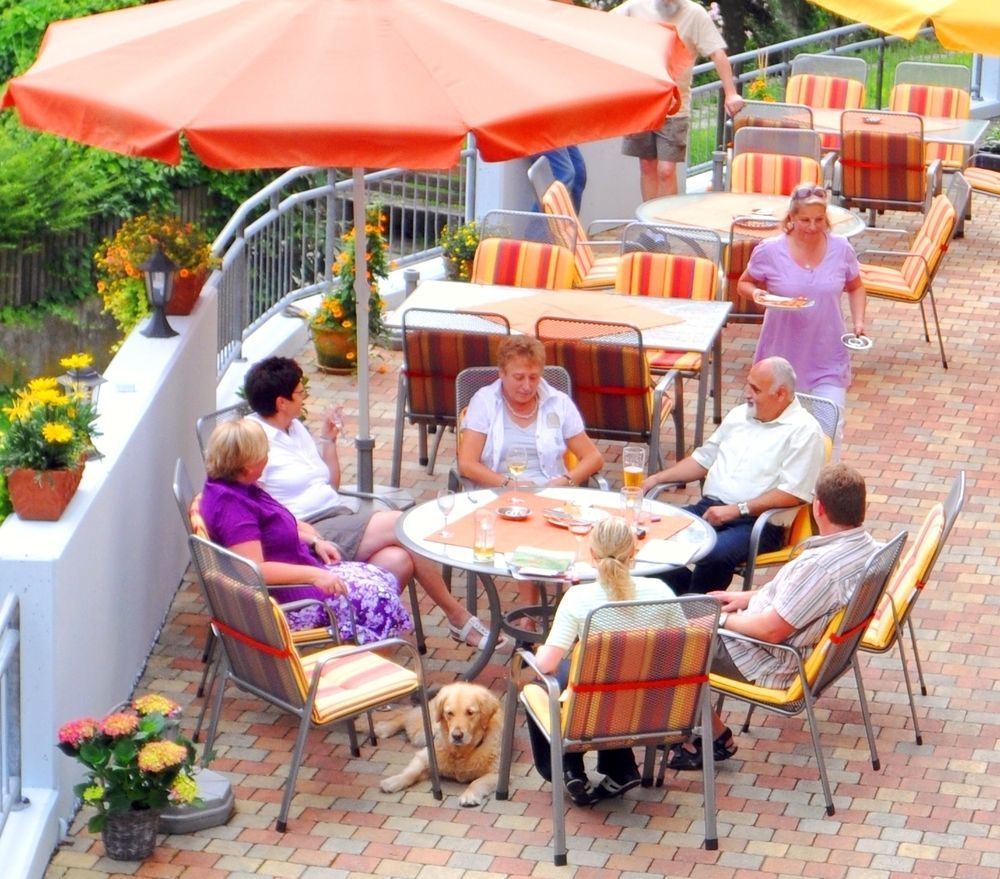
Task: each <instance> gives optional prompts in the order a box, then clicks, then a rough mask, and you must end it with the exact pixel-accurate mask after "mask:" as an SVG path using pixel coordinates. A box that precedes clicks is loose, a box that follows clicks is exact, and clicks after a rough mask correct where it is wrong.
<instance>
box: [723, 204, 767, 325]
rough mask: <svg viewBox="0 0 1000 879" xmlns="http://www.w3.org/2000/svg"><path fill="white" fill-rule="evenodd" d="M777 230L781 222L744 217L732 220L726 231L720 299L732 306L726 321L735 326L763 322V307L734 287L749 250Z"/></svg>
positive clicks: (744, 267) (751, 251) (745, 265)
mask: <svg viewBox="0 0 1000 879" xmlns="http://www.w3.org/2000/svg"><path fill="white" fill-rule="evenodd" d="M781 231H782V224H781V220H780V219H778V218H777V217H762V216H756V215H747V216H740V217H734V218H733V224H732V226H730V229H729V244H728V245H726V248H725V250H724V256H723V272H722V276H723V278H722V285H723V291H724V293H725V296H720V298H721V299H726V298H728V299H729V301H730V302H731V303H732V304H733V310H732V311H731V312H729V320H731V321H734V322H736V323H763V321H764V313H765V311H766V309H765V308H764V306H762V305H757V304H756V303H755V302H754V301H753V300H752V299H750V300H748V299H745V298H744V297H742V296H740V295H738V293H737V292H736V286H737V283H738V282H739V279H740V277H741V276H742V274H743V272H744V271H746V268H747V265H749V263H750V255H751V254H752V253H753V249H754V248H755V247H756V246H757V245H758V244H760V242H761V241H763V240H764V239H765V238H770V237H772V236H774V235H777V234H778V233H780V232H781ZM744 246H745V247H744ZM744 249H745V250H746V252H745V253H744V252H743V251H744ZM737 252H739V257H740V259H739V262H736V261H735V260H736V255H737ZM744 257H745V258H744Z"/></svg>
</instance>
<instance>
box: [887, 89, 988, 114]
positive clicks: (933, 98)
mask: <svg viewBox="0 0 1000 879" xmlns="http://www.w3.org/2000/svg"><path fill="white" fill-rule="evenodd" d="M970 106H971V98H970V96H969V93H968V92H967V91H965V90H964V89H957V88H949V87H948V86H943V85H920V84H917V83H910V82H905V83H900V84H899V85H895V86H893V88H892V91H891V92H890V93H889V109H890V110H896V111H899V112H901V113H918V114H919V115H921V116H940V117H945V118H948V119H968V118H969V108H970Z"/></svg>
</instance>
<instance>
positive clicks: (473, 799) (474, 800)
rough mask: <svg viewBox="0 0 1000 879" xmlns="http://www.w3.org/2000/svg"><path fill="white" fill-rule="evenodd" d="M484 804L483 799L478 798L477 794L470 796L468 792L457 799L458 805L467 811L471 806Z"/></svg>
mask: <svg viewBox="0 0 1000 879" xmlns="http://www.w3.org/2000/svg"><path fill="white" fill-rule="evenodd" d="M485 802H486V800H485V799H484V798H483V797H480V796H478V795H477V794H470V793H469V792H468V791H466V792H465V793H464V794H462V796H460V797H459V798H458V804H459V805H460V806H464V807H465V808H467V809H468V808H471V807H472V806H481V805H482V804H483V803H485Z"/></svg>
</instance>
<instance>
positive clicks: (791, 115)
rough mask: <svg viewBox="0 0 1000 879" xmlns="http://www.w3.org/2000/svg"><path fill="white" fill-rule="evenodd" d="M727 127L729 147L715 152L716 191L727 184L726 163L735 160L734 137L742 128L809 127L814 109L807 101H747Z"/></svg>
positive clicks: (713, 159)
mask: <svg viewBox="0 0 1000 879" xmlns="http://www.w3.org/2000/svg"><path fill="white" fill-rule="evenodd" d="M726 127H727V129H728V130H729V131H728V134H727V135H726V149H724V150H715V151H714V152H713V153H712V189H714V190H715V191H716V192H722V191H723V190H724V189H725V188H726V166H727V165H728V164H729V162H730V161H731V160H732V154H733V140H734V139H735V137H736V134H737V133H738V132H739V131H740V130H741V129H743V128H784V129H790V128H795V129H799V130H803V129H804V130H807V131H808V130H811V129H812V127H813V114H812V109H811V108H809V107H807V106H806V105H805V104H785V103H781V102H779V101H746V102H744V104H743V106H742V107H741V108H740V109H739V110H738V111H737V112H736V114H735V115H734V116H731V117H730V118H728V119H727V120H726ZM817 137H818V135H817ZM769 152H770V150H769Z"/></svg>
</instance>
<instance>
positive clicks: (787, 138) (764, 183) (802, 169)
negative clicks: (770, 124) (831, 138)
mask: <svg viewBox="0 0 1000 879" xmlns="http://www.w3.org/2000/svg"><path fill="white" fill-rule="evenodd" d="M823 162H825V164H823ZM828 168H832V164H831V163H830V161H829V160H823V159H822V158H821V151H820V137H819V135H818V134H817V133H816V132H815V131H805V130H802V129H798V128H747V127H744V128H741V129H740V130H739V131H737V132H736V136H735V137H734V138H733V157H732V160H731V161H730V164H729V173H728V175H727V182H728V187H727V188H728V189H729V190H730V191H731V192H759V193H766V194H768V195H790V194H791V192H792V190H793V189H794V188H795V187H796V186H798V185H799V184H800V183H802V182H808V183H815V184H816V185H817V186H823V185H825V183H826V178H827V176H828V174H827V169H828Z"/></svg>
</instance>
